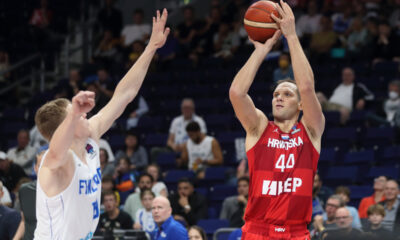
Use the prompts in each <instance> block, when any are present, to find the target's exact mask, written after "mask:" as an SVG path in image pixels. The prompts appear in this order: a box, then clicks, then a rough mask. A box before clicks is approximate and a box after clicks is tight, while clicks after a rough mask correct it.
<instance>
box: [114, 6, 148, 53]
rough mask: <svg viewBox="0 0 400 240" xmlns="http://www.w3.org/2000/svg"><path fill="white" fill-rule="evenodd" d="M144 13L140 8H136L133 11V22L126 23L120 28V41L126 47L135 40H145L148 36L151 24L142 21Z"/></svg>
mask: <svg viewBox="0 0 400 240" xmlns="http://www.w3.org/2000/svg"><path fill="white" fill-rule="evenodd" d="M143 18H144V13H143V10H142V9H136V10H135V11H134V12H133V24H130V25H126V26H125V27H124V28H123V29H122V33H121V36H122V43H123V44H124V46H125V47H128V46H129V45H131V44H132V43H133V42H134V41H136V40H141V41H143V42H146V40H147V39H148V38H149V36H150V31H151V26H150V24H148V23H143Z"/></svg>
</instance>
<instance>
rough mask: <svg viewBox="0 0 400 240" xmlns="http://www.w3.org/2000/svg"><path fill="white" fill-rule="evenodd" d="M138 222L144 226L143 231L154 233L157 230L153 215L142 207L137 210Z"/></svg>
mask: <svg viewBox="0 0 400 240" xmlns="http://www.w3.org/2000/svg"><path fill="white" fill-rule="evenodd" d="M136 222H138V223H139V224H140V226H142V229H143V231H145V232H148V233H152V232H154V231H155V230H156V222H154V219H153V215H152V213H151V210H150V211H146V209H144V208H140V209H139V210H137V212H136Z"/></svg>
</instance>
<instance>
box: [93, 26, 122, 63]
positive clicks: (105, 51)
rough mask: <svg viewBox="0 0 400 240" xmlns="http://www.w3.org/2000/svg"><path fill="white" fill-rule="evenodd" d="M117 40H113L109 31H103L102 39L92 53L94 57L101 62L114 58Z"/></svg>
mask: <svg viewBox="0 0 400 240" xmlns="http://www.w3.org/2000/svg"><path fill="white" fill-rule="evenodd" d="M117 46H118V39H117V38H114V37H113V35H112V32H111V30H108V29H107V30H105V31H104V33H103V37H102V38H101V40H100V42H99V44H98V45H97V47H96V50H95V51H94V56H95V57H96V58H97V59H99V60H103V61H108V60H110V59H111V58H114V57H116V55H117V53H118V51H117Z"/></svg>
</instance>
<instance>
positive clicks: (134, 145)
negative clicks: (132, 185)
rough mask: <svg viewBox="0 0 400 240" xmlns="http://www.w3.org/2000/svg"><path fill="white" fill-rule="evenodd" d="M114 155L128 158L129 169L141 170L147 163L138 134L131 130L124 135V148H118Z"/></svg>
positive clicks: (145, 153) (144, 150) (145, 152)
mask: <svg viewBox="0 0 400 240" xmlns="http://www.w3.org/2000/svg"><path fill="white" fill-rule="evenodd" d="M115 157H116V158H117V159H119V158H128V159H129V169H130V170H135V171H142V170H143V169H144V168H145V167H146V166H147V164H148V162H149V160H148V157H147V151H146V149H145V148H144V147H143V146H142V145H141V144H140V141H139V136H138V134H136V133H135V132H133V131H129V132H128V133H127V134H126V136H125V149H124V150H119V151H118V152H117V153H116V154H115Z"/></svg>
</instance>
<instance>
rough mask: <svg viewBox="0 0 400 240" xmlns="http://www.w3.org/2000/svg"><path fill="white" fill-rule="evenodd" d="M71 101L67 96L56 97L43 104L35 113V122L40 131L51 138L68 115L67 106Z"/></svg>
mask: <svg viewBox="0 0 400 240" xmlns="http://www.w3.org/2000/svg"><path fill="white" fill-rule="evenodd" d="M70 103H71V102H70V101H69V100H68V99H65V98H59V99H55V100H53V101H50V102H47V103H46V104H44V105H43V106H41V107H40V108H39V109H38V110H37V112H36V115H35V124H36V126H37V127H38V129H39V132H40V133H41V134H42V135H43V137H45V138H46V139H47V140H50V139H51V137H52V136H53V134H54V132H55V131H56V129H57V128H58V126H59V125H60V124H61V123H62V121H64V119H65V117H66V116H67V106H68V104H70Z"/></svg>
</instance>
